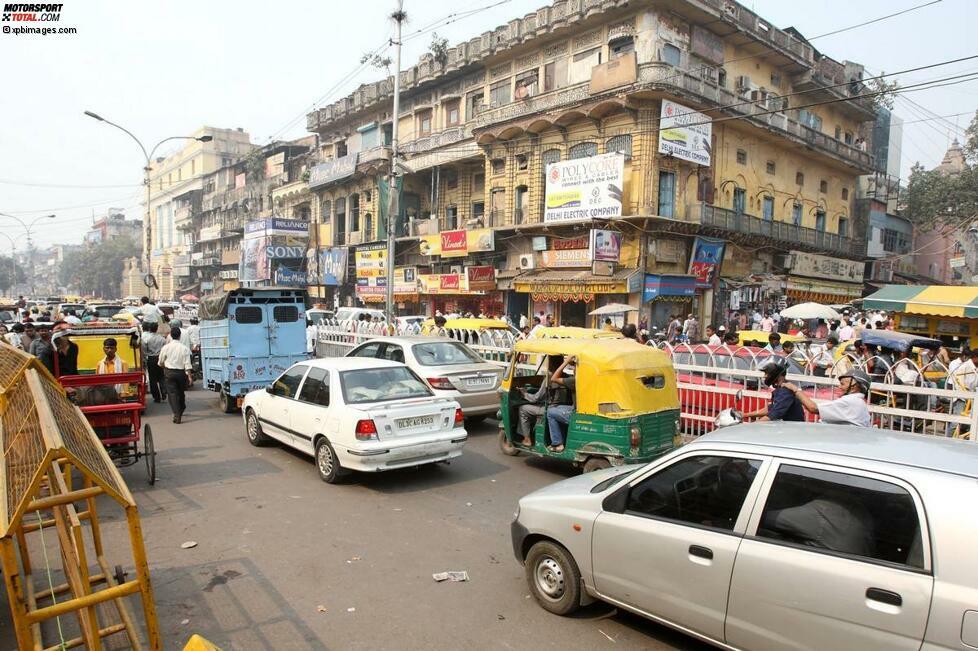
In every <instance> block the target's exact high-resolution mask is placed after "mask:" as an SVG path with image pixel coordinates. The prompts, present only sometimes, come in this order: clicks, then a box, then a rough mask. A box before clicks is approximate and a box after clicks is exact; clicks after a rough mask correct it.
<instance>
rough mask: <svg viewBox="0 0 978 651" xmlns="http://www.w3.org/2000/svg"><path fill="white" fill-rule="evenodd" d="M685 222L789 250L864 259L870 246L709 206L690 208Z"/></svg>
mask: <svg viewBox="0 0 978 651" xmlns="http://www.w3.org/2000/svg"><path fill="white" fill-rule="evenodd" d="M684 221H687V222H692V223H695V224H699V225H701V226H704V227H707V228H715V229H718V230H721V231H726V232H729V233H740V234H742V235H756V236H760V237H766V238H770V239H772V240H777V241H779V242H781V243H783V244H784V245H786V246H789V247H802V248H807V249H813V250H817V251H828V252H832V253H838V254H841V255H844V256H847V257H855V258H861V257H863V254H864V253H865V247H866V243H865V242H863V241H861V240H854V239H852V238H849V237H843V236H841V235H839V234H837V233H827V232H825V231H819V230H816V229H814V228H808V227H806V226H796V225H795V224H791V223H788V222H780V221H772V220H767V219H761V218H759V217H755V216H754V215H748V214H747V213H738V212H735V211H733V210H730V209H729V208H719V207H717V206H711V205H708V204H692V205H687V206H686V218H685V220H684Z"/></svg>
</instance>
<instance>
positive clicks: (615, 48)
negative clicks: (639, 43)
mask: <svg viewBox="0 0 978 651" xmlns="http://www.w3.org/2000/svg"><path fill="white" fill-rule="evenodd" d="M608 51H609V56H610V57H611V58H612V59H617V58H618V57H621V56H625V55H626V54H628V53H629V52H634V51H635V38H634V37H632V36H625V37H623V38H616V39H615V40H613V41H611V42H610V43H608Z"/></svg>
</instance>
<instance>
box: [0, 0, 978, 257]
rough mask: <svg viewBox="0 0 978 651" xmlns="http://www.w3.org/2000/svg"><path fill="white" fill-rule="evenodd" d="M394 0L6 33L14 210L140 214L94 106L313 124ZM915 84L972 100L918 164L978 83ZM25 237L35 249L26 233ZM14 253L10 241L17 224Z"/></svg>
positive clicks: (853, 54)
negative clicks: (310, 114) (312, 114)
mask: <svg viewBox="0 0 978 651" xmlns="http://www.w3.org/2000/svg"><path fill="white" fill-rule="evenodd" d="M495 1H496V2H499V0H495ZM925 2H927V0H898V1H894V0H860V1H859V2H853V1H852V0H808V1H806V2H804V3H802V2H798V1H797V0H789V1H787V2H786V1H785V0H756V1H755V2H749V1H748V2H746V4H747V6H749V7H751V8H752V9H753V10H754V11H756V12H757V13H758V14H760V15H761V16H762V17H764V18H765V19H767V20H769V21H771V22H772V23H773V24H774V25H777V26H779V27H782V28H784V27H788V26H795V27H797V28H798V29H800V30H801V31H802V33H804V34H805V35H806V36H808V37H813V36H816V35H818V34H823V33H826V32H830V31H834V30H836V29H839V28H842V27H847V26H850V25H854V24H857V23H860V22H863V21H867V20H871V19H874V18H878V17H880V16H884V15H886V14H890V13H893V12H896V11H899V10H900V9H904V8H908V7H913V6H915V5H919V4H923V3H925ZM641 3H642V2H641V0H636V2H635V4H636V5H640V4H641ZM490 4H493V0H463V1H462V2H461V3H453V2H431V1H426V2H421V1H420V0H405V10H406V11H407V12H408V15H409V21H410V22H409V24H408V26H407V27H406V32H405V33H406V35H408V36H409V35H410V33H411V32H412V31H414V30H418V29H422V28H426V27H428V26H429V25H431V24H432V23H435V22H436V21H439V20H440V19H442V18H445V17H446V16H448V15H449V14H450V13H452V12H456V13H459V12H464V11H466V10H470V9H478V8H480V7H485V6H486V5H490ZM544 4H545V0H509V1H508V2H507V1H505V0H503V2H502V3H501V4H500V5H499V6H496V7H493V8H491V9H488V10H485V11H481V12H479V13H475V14H473V15H469V16H465V17H460V18H459V19H458V20H456V21H455V22H453V23H451V24H449V25H445V26H441V27H438V28H437V30H436V31H437V32H438V34H439V35H440V36H444V37H446V38H448V39H449V42H450V43H451V44H455V43H458V42H460V41H462V40H467V39H469V38H471V37H473V36H476V35H478V34H481V33H482V32H484V31H486V30H489V29H492V28H493V27H495V26H497V25H500V24H503V23H505V22H507V21H508V20H510V19H512V18H513V17H515V16H521V15H524V14H526V13H528V12H530V11H532V10H534V9H536V8H538V7H540V6H543V5H544ZM393 5H394V2H393V0H360V1H359V2H338V1H336V0H327V1H326V2H301V3H300V2H288V1H287V0H286V1H283V2H278V3H268V2H256V1H254V0H235V1H234V2H231V1H229V0H221V1H218V0H208V1H206V2H201V1H200V0H196V1H190V0H170V1H168V2H152V3H150V2H126V3H121V2H118V1H114V2H109V1H107V0H84V1H83V2H79V1H78V0H66V3H65V5H64V10H63V13H62V19H61V22H60V23H59V25H60V26H62V27H68V26H73V27H77V28H78V33H77V34H76V35H49V36H34V35H31V36H25V35H19V36H14V35H11V34H0V69H2V70H3V83H2V90H0V125H2V126H0V212H6V213H12V214H15V215H17V216H18V217H21V218H22V219H24V220H25V221H30V220H31V219H33V218H34V217H37V216H39V215H44V214H49V213H56V214H57V215H58V217H57V219H54V220H50V221H48V220H45V222H44V223H41V224H38V226H37V227H36V228H35V230H34V240H35V242H37V243H38V244H40V245H46V244H51V243H55V242H65V243H75V242H79V241H81V237H82V235H83V234H84V232H85V230H87V227H88V225H89V224H90V223H91V219H92V213H93V210H94V211H95V212H96V213H100V212H103V211H104V210H105V209H106V208H108V207H110V206H117V207H121V208H125V209H126V210H127V212H128V214H129V215H130V216H132V217H138V216H139V212H140V208H139V199H140V197H141V196H142V193H141V186H140V181H141V179H142V165H143V160H142V157H141V154H140V152H139V149H138V147H137V146H136V144H135V143H133V142H132V141H131V140H129V139H128V138H127V137H126V136H125V134H123V133H121V132H119V131H117V130H115V129H112V128H111V127H108V126H106V125H104V124H100V123H98V122H96V121H94V120H92V119H90V118H87V117H85V116H84V115H83V113H82V112H83V111H84V110H86V109H88V110H92V111H95V112H96V113H100V114H102V115H104V116H105V117H107V118H109V119H111V120H114V121H116V122H118V123H120V124H122V125H123V126H125V127H127V128H128V129H129V130H131V131H133V132H134V133H135V134H136V135H137V136H139V137H140V138H141V139H142V140H143V142H144V144H146V146H147V148H149V147H151V146H152V145H153V144H154V143H156V142H157V141H158V140H160V139H162V138H165V137H167V136H173V135H182V134H186V133H189V132H191V131H193V130H194V129H196V128H197V127H199V126H201V125H204V124H207V125H210V126H215V127H243V128H244V129H245V130H246V131H249V132H250V133H251V136H252V141H253V142H257V143H259V144H264V143H265V142H268V139H269V138H270V137H272V136H276V137H278V138H288V137H299V136H302V135H304V134H305V114H306V112H307V111H308V110H309V109H310V108H311V107H312V106H313V105H314V104H315V105H316V106H319V105H322V104H325V103H329V102H330V101H335V100H336V99H338V98H339V97H341V96H342V95H343V94H346V93H349V92H350V91H352V90H353V89H354V88H356V86H357V85H359V84H360V83H363V82H365V81H371V80H374V79H377V78H379V77H380V76H382V75H381V73H380V72H379V71H377V70H375V69H367V70H365V71H364V72H362V73H361V74H360V75H358V76H356V77H354V78H351V79H349V80H348V81H347V82H346V83H345V84H342V85H341V86H340V87H339V88H336V84H337V82H340V81H341V80H342V79H343V78H344V77H346V76H347V75H348V74H349V73H351V72H353V71H354V70H355V69H356V68H357V66H358V63H359V59H360V56H361V55H362V54H363V53H365V52H367V51H370V50H372V49H374V48H376V47H378V46H380V45H381V44H382V43H383V42H384V41H386V40H387V38H388V36H389V34H390V31H391V24H390V22H389V21H388V20H387V18H386V16H387V15H388V14H389V13H390V11H391V10H392V8H393ZM4 24H5V25H10V24H11V23H4ZM976 25H978V2H975V0H942V1H941V2H939V3H938V4H935V5H933V6H929V7H926V8H923V9H920V10H917V11H914V12H912V13H909V14H907V15H904V16H899V17H897V18H892V19H889V20H886V21H883V22H880V23H876V24H873V25H868V26H865V27H861V28H859V29H856V30H852V31H848V32H845V33H842V34H838V35H834V36H828V37H825V38H820V39H817V40H815V41H814V42H813V45H815V46H816V47H817V48H818V49H819V50H821V51H823V52H825V53H826V54H828V55H830V56H832V57H833V58H835V59H837V60H840V61H841V60H843V59H849V60H852V61H858V62H860V63H863V64H864V65H865V66H866V67H867V69H868V70H869V71H870V72H876V73H878V72H879V71H881V70H885V71H886V72H894V71H898V70H903V69H906V68H912V67H915V66H920V65H925V64H928V63H936V62H938V61H943V60H947V59H954V58H959V57H964V56H968V55H974V54H978V45H975V44H974V42H973V41H972V39H971V38H970V37H971V36H972V35H971V34H969V28H970V29H971V30H973V29H974V27H975V26H976ZM430 40H431V34H430V33H427V34H423V35H420V36H416V37H414V38H413V39H411V38H409V39H408V40H406V42H405V48H404V66H405V67H407V66H408V65H410V64H412V63H414V62H416V61H417V59H418V57H419V56H420V55H421V54H422V53H423V52H424V51H425V50H426V49H427V46H428V44H429V43H430ZM976 70H978V59H976V60H973V61H969V62H965V63H962V64H958V65H955V66H946V67H941V68H936V69H932V70H927V71H922V72H918V73H912V74H908V75H905V76H902V77H901V78H900V81H901V82H902V83H903V84H904V85H906V84H909V83H913V82H917V81H926V80H929V79H935V78H937V77H942V76H949V75H953V74H960V73H963V72H968V71H976ZM331 90H333V92H331V93H330V92H329V91H331ZM324 96H325V99H324ZM907 97H908V98H909V99H912V100H913V101H914V102H917V103H918V104H919V105H921V106H923V107H925V108H926V109H927V110H929V111H932V112H933V113H934V114H937V115H941V116H944V115H950V114H957V113H968V114H966V115H961V116H959V117H950V118H947V123H945V122H943V121H941V120H934V121H927V122H916V123H911V124H907V126H906V128H905V135H904V143H903V161H902V169H903V174H904V176H906V174H907V173H908V172H909V169H910V166H911V165H912V164H913V163H914V162H915V161H921V162H923V163H924V164H925V165H926V166H932V165H935V164H936V163H938V162H939V161H940V159H941V157H942V155H943V153H944V151H945V150H946V149H947V145H948V142H949V138H950V137H953V136H954V134H955V133H956V132H955V123H957V125H958V128H959V129H960V130H961V131H963V129H964V128H965V127H966V126H967V125H968V123H969V120H970V116H971V115H972V114H974V111H975V108H976V106H978V81H971V82H968V83H964V84H960V85H956V86H949V87H943V88H936V89H932V90H926V91H921V92H914V93H909V94H908V95H907ZM895 110H896V112H897V113H898V114H899V115H900V116H901V117H902V118H903V119H904V120H906V121H907V122H908V123H909V122H912V121H914V120H920V119H921V118H924V117H929V116H928V115H927V114H925V113H924V112H923V111H922V109H920V108H919V107H917V106H915V105H913V104H910V103H909V102H908V101H907V100H906V99H898V100H897V103H896V107H895ZM957 133H958V135H959V136H960V132H957ZM163 152H164V153H166V150H163ZM0 233H5V234H7V235H10V236H13V237H17V236H18V235H20V234H22V233H23V229H22V228H21V227H19V226H17V225H16V224H15V223H14V222H13V220H10V219H8V218H6V217H2V216H0ZM18 244H19V245H20V247H21V248H22V247H23V245H24V240H23V239H20V240H19V241H18ZM0 251H4V252H6V251H9V242H8V241H7V239H6V238H4V237H2V236H0Z"/></svg>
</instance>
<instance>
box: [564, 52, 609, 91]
mask: <svg viewBox="0 0 978 651" xmlns="http://www.w3.org/2000/svg"><path fill="white" fill-rule="evenodd" d="M600 63H601V48H599V47H596V48H592V49H590V50H586V51H584V52H578V53H577V54H575V55H574V56H573V57H571V62H570V65H569V66H568V68H567V81H568V83H571V84H578V83H581V82H582V81H588V80H590V79H591V69H592V68H594V66H596V65H600Z"/></svg>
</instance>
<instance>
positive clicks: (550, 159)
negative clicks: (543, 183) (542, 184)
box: [540, 149, 560, 174]
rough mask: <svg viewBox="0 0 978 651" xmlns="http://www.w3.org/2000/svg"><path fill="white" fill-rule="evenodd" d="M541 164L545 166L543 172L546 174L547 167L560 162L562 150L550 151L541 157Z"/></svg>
mask: <svg viewBox="0 0 978 651" xmlns="http://www.w3.org/2000/svg"><path fill="white" fill-rule="evenodd" d="M540 162H541V163H542V164H543V172H544V174H546V172H547V165H549V164H550V163H559V162H560V150H559V149H548V150H547V151H545V152H543V153H542V154H541V155H540Z"/></svg>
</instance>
